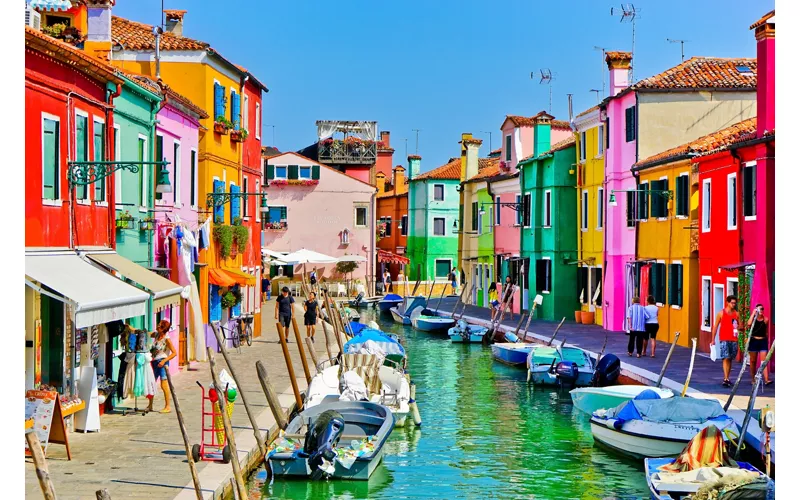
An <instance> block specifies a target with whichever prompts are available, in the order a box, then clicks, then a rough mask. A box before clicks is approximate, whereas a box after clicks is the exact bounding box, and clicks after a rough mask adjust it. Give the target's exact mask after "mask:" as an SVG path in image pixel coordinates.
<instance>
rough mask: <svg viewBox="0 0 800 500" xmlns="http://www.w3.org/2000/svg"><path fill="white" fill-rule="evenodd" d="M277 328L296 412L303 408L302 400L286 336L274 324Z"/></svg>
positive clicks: (281, 329)
mask: <svg viewBox="0 0 800 500" xmlns="http://www.w3.org/2000/svg"><path fill="white" fill-rule="evenodd" d="M276 326H277V327H278V337H280V340H281V349H283V358H284V359H285V360H286V369H287V370H288V371H289V381H290V382H291V383H292V390H293V391H294V399H295V402H296V403H297V410H298V411H299V410H300V408H302V407H303V399H302V398H301V397H300V389H299V388H298V387H297V377H295V374H294V365H292V356H291V355H290V354H289V345H288V344H287V343H286V335H285V334H284V333H283V325H281V324H280V323H276Z"/></svg>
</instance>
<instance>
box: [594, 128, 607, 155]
mask: <svg viewBox="0 0 800 500" xmlns="http://www.w3.org/2000/svg"><path fill="white" fill-rule="evenodd" d="M605 133H606V127H605V125H604V124H602V123H601V124H600V125H598V126H597V157H596V158H600V157H601V156H603V153H605V150H604V148H605V146H606V138H605Z"/></svg>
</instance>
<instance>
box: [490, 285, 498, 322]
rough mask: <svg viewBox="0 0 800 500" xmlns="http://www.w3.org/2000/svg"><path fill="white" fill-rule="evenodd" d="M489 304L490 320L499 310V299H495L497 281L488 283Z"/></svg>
mask: <svg viewBox="0 0 800 500" xmlns="http://www.w3.org/2000/svg"><path fill="white" fill-rule="evenodd" d="M489 304H490V305H491V306H492V321H494V317H495V315H496V314H497V313H498V312H499V311H500V301H499V300H497V283H495V282H494V281H493V282H492V284H491V285H489Z"/></svg>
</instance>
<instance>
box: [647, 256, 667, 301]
mask: <svg viewBox="0 0 800 500" xmlns="http://www.w3.org/2000/svg"><path fill="white" fill-rule="evenodd" d="M649 292H650V295H652V296H653V297H655V299H656V303H658V304H661V305H664V304H665V303H666V302H667V265H666V264H664V263H663V262H654V263H653V264H651V265H650V290H649Z"/></svg>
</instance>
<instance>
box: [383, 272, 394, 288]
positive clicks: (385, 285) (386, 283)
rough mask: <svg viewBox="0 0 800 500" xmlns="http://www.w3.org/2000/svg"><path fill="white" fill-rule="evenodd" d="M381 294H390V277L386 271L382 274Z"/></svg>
mask: <svg viewBox="0 0 800 500" xmlns="http://www.w3.org/2000/svg"><path fill="white" fill-rule="evenodd" d="M383 293H384V294H390V293H392V275H391V274H389V271H388V270H386V271H384V272H383Z"/></svg>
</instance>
